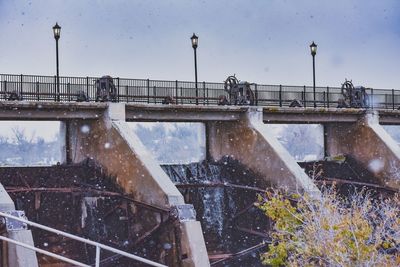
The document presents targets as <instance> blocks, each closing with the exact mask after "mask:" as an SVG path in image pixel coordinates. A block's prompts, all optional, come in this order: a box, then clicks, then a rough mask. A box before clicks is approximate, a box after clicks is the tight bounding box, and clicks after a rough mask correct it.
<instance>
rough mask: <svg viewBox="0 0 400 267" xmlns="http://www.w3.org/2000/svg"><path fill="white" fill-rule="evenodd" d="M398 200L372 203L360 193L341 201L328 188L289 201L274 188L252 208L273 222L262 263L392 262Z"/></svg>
mask: <svg viewBox="0 0 400 267" xmlns="http://www.w3.org/2000/svg"><path fill="white" fill-rule="evenodd" d="M398 199H399V198H398V197H397V196H395V197H394V198H392V199H386V200H379V201H375V202H373V201H372V200H371V199H370V198H369V197H368V195H367V196H363V194H361V193H360V194H359V195H357V196H356V197H354V198H353V199H352V200H350V201H347V202H345V201H343V200H340V199H339V198H338V197H337V195H336V193H335V192H334V191H329V190H327V191H326V192H324V193H323V195H322V198H321V199H318V200H313V199H310V198H309V197H308V196H300V195H296V197H294V196H293V195H291V200H289V199H288V198H287V197H286V195H285V194H283V193H280V192H276V191H275V192H272V193H267V196H266V198H263V197H261V196H260V197H259V204H258V207H259V208H260V209H261V210H263V211H264V213H265V214H266V216H268V217H269V218H270V219H272V220H273V222H274V230H273V232H272V234H271V237H272V244H271V245H270V246H269V249H268V251H267V252H265V253H264V254H263V255H262V262H263V263H264V264H267V265H271V266H331V265H334V266H365V265H369V266H398V264H399V257H400V256H399V255H400V252H399V247H400V225H399V217H400V212H399V205H398V204H399V202H398ZM389 252H390V253H389ZM396 264H397V265H396Z"/></svg>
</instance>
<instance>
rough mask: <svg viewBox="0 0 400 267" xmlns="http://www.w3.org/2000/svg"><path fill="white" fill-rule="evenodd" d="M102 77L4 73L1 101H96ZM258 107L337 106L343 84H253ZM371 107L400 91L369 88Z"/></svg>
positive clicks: (129, 86) (398, 97) (133, 98)
mask: <svg viewBox="0 0 400 267" xmlns="http://www.w3.org/2000/svg"><path fill="white" fill-rule="evenodd" d="M99 78H100V77H60V84H59V91H58V90H57V79H56V76H38V75H22V74H21V75H15V74H0V100H7V99H8V98H9V96H10V94H11V93H13V92H14V93H18V94H19V95H20V96H21V97H22V99H23V100H26V101H58V99H59V101H61V102H70V101H76V100H77V95H78V94H79V92H84V93H85V94H86V95H87V96H88V97H89V101H95V100H96V84H95V81H96V80H97V79H99ZM113 82H114V85H115V87H116V91H117V97H116V101H118V102H138V103H162V102H163V100H164V99H165V98H166V97H172V98H173V99H174V100H175V103H176V104H195V103H196V100H198V103H199V104H200V105H217V104H218V99H219V96H220V95H226V94H227V93H226V92H225V90H224V84H223V83H214V82H199V83H198V97H196V86H195V83H194V82H189V81H177V80H175V81H162V80H149V79H125V78H113ZM251 88H252V90H253V91H254V92H255V97H256V99H255V103H256V105H258V106H289V104H290V103H291V102H292V101H293V100H294V99H298V100H301V101H302V103H303V105H304V106H305V107H313V106H314V103H315V104H316V106H317V107H326V108H329V107H336V106H337V104H338V100H339V99H340V98H342V94H341V88H340V87H316V88H315V90H316V94H315V99H314V94H313V87H312V86H288V85H263V84H252V85H251ZM366 91H367V93H368V95H369V97H370V103H371V108H380V109H397V108H398V107H399V106H400V90H395V89H372V88H367V90H366Z"/></svg>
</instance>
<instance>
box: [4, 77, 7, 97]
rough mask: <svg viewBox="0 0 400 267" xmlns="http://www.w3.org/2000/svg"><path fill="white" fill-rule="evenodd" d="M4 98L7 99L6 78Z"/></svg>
mask: <svg viewBox="0 0 400 267" xmlns="http://www.w3.org/2000/svg"><path fill="white" fill-rule="evenodd" d="M4 99H5V100H7V81H6V80H4Z"/></svg>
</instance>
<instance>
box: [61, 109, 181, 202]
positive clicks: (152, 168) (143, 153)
mask: <svg viewBox="0 0 400 267" xmlns="http://www.w3.org/2000/svg"><path fill="white" fill-rule="evenodd" d="M114 105H121V104H113V105H112V107H113V108H115V107H114ZM122 106H123V105H122ZM123 112H124V110H122V111H116V110H115V111H112V113H108V114H105V117H104V118H100V119H99V120H96V121H85V120H73V121H70V122H69V133H70V136H69V143H70V146H71V147H70V149H69V151H70V153H71V154H70V157H71V160H72V162H74V163H79V162H81V161H83V160H85V159H86V158H91V159H94V160H95V161H97V162H98V163H100V164H101V165H102V167H104V168H105V169H106V170H107V172H108V173H109V174H110V175H112V176H114V177H115V179H116V182H117V184H118V185H120V186H121V187H122V188H123V189H124V190H125V192H126V193H128V194H132V195H133V196H134V197H135V199H136V200H139V201H143V202H145V203H148V204H152V205H156V206H159V207H164V208H165V207H171V206H173V205H179V204H184V201H183V197H182V195H181V194H180V192H179V191H178V189H177V188H176V187H175V186H174V184H173V183H172V182H171V180H170V179H169V177H168V176H167V175H166V174H165V173H164V171H163V170H162V169H161V167H160V166H159V164H158V163H157V162H156V161H155V160H154V159H153V158H152V157H151V155H150V154H149V153H148V151H147V150H146V148H145V147H144V146H143V144H142V143H141V142H140V140H139V138H138V137H137V136H136V135H135V134H134V133H133V131H132V130H131V129H130V128H129V126H128V124H127V123H126V122H125V121H124V117H123ZM121 113H122V114H121ZM110 114H112V116H122V117H110ZM118 114H119V115H118Z"/></svg>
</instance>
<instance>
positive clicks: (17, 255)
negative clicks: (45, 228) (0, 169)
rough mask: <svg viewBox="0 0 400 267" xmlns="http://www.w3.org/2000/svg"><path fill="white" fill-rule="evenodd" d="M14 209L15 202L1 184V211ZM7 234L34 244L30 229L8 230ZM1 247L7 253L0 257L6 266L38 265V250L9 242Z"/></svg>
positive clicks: (29, 266)
mask: <svg viewBox="0 0 400 267" xmlns="http://www.w3.org/2000/svg"><path fill="white" fill-rule="evenodd" d="M13 210H15V205H14V202H13V201H12V199H11V198H10V196H9V195H8V193H7V192H6V190H5V189H4V187H3V185H2V184H0V211H2V212H5V211H13ZM5 236H7V237H8V238H11V239H14V240H16V241H20V242H23V243H25V244H28V245H31V246H33V245H34V244H33V238H32V232H31V231H30V230H16V231H7V232H6V233H5ZM0 249H2V255H7V256H6V257H4V258H3V259H0V263H2V264H3V265H4V266H5V267H37V266H38V261H37V258H36V252H34V251H32V250H29V249H26V248H23V247H21V246H17V245H14V244H9V243H5V244H4V245H3V247H1V248H0Z"/></svg>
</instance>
